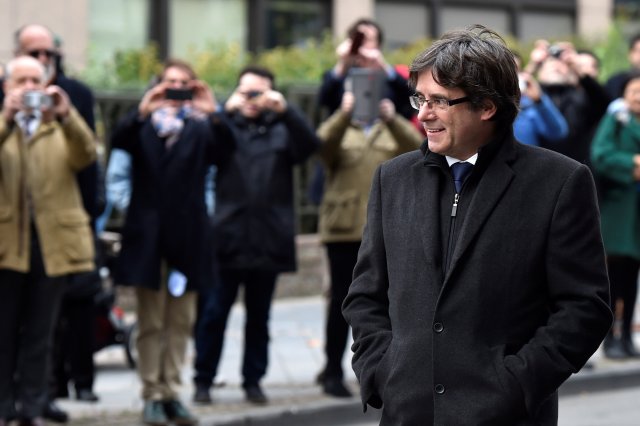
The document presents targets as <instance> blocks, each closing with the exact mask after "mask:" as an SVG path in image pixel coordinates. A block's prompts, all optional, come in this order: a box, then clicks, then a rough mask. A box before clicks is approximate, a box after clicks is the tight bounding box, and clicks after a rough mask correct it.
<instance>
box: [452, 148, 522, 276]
mask: <svg viewBox="0 0 640 426" xmlns="http://www.w3.org/2000/svg"><path fill="white" fill-rule="evenodd" d="M514 143H515V142H513V141H512V140H506V141H504V143H503V146H502V147H501V148H500V149H499V150H498V152H497V153H496V156H495V158H493V160H492V161H491V163H490V164H489V165H488V167H487V168H486V170H485V171H484V173H483V174H482V176H481V177H480V181H479V182H478V186H477V188H476V191H475V194H474V195H473V199H472V200H471V204H470V205H469V211H468V212H467V214H466V217H465V220H464V222H463V223H462V228H461V229H460V233H459V234H458V241H457V243H456V246H455V249H454V251H453V255H452V256H451V265H450V267H449V270H448V271H447V275H446V277H445V279H444V285H446V284H447V282H448V280H449V278H450V277H451V274H452V272H453V271H454V270H455V268H456V266H457V264H458V261H459V260H460V258H461V257H462V256H463V255H464V253H465V251H466V250H467V249H468V248H469V245H470V244H471V242H472V241H473V239H474V238H475V237H476V235H477V234H478V232H479V231H480V229H481V228H482V226H483V225H484V223H485V222H486V221H487V219H488V218H489V216H490V215H491V212H492V211H493V210H494V208H495V206H496V205H497V204H498V202H499V201H500V199H501V198H502V197H503V195H504V193H505V191H506V190H507V188H508V187H509V185H510V184H511V181H512V180H513V177H514V172H513V169H512V168H511V166H510V165H509V163H510V162H511V160H512V159H513V156H514V155H515V152H514V150H513V147H514Z"/></svg>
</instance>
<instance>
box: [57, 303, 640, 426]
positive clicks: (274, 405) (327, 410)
mask: <svg viewBox="0 0 640 426" xmlns="http://www.w3.org/2000/svg"><path fill="white" fill-rule="evenodd" d="M324 303H325V301H324V299H323V298H322V297H321V296H311V297H304V298H289V299H276V301H275V302H274V305H273V309H272V315H271V323H270V330H271V344H270V353H269V357H270V359H269V369H268V372H267V375H266V376H265V378H264V379H263V381H262V385H263V388H264V390H265V393H266V394H267V396H268V397H269V400H270V401H269V403H268V404H267V405H264V406H256V405H252V404H249V403H247V402H246V401H245V400H244V393H243V391H242V388H241V386H240V384H241V381H242V378H241V375H240V369H241V359H242V358H241V357H242V346H243V345H242V342H243V327H244V320H243V318H244V314H243V307H242V306H241V305H240V304H236V305H235V306H234V308H233V309H232V313H231V316H230V318H229V322H228V327H227V333H226V339H225V347H224V350H223V356H222V361H221V365H220V368H219V371H220V375H219V377H218V378H217V381H218V382H220V383H219V384H220V386H217V387H215V388H213V389H212V396H213V399H214V403H213V404H212V405H206V406H198V405H193V404H192V402H191V399H192V396H193V386H192V381H191V378H192V376H193V370H192V364H193V362H192V361H193V355H194V354H193V346H192V345H190V347H189V349H188V354H187V362H186V365H185V368H184V369H183V374H182V379H183V388H182V392H181V396H182V400H183V402H185V403H187V404H188V406H189V407H190V408H191V409H192V410H193V412H194V413H195V414H196V415H198V417H199V418H200V425H206V426H210V425H211V426H214V425H216V426H223V425H224V426H240V425H261V426H271V425H274V426H275V425H278V426H282V425H287V426H296V425H304V426H326V425H332V426H335V425H348V424H350V423H359V422H369V421H370V422H371V424H375V422H376V420H377V419H378V418H379V415H380V413H379V411H378V410H373V409H369V410H368V411H367V413H366V414H363V413H362V406H361V403H360V399H359V397H358V395H357V390H358V388H357V384H356V379H355V375H354V374H353V371H352V370H351V367H350V357H349V355H350V352H347V354H345V357H344V371H345V373H346V381H347V384H348V386H349V387H350V388H351V389H352V390H353V392H354V397H353V398H331V397H328V396H326V395H324V394H323V393H322V391H321V389H320V387H319V386H317V385H315V383H314V381H315V376H316V374H317V373H318V372H319V371H320V370H321V369H322V367H323V364H324V353H323V345H324V341H323V336H324V331H323V327H324V325H323V321H324V307H325V305H324ZM585 332H588V330H586V331H585ZM636 338H637V343H638V345H639V346H640V334H638V333H636ZM95 360H96V364H97V375H96V382H95V385H94V391H95V392H96V393H97V394H98V395H99V396H100V401H99V402H98V403H93V404H92V403H84V402H78V401H75V400H73V399H62V400H58V403H59V405H60V406H61V407H62V408H63V409H65V410H68V411H69V413H70V416H71V421H70V422H69V424H70V425H73V426H98V425H100V426H105V425H106V426H111V425H127V426H131V425H141V424H142V422H141V420H140V413H141V411H142V400H141V398H140V383H139V380H138V378H137V375H136V373H135V371H134V370H131V369H130V368H129V367H128V366H127V363H126V358H125V354H124V349H123V347H122V346H112V347H108V348H105V349H103V350H102V351H100V352H98V353H97V354H96V356H95ZM590 365H591V367H592V368H588V369H586V368H585V369H583V370H582V371H580V372H579V373H577V374H575V375H573V376H572V377H571V378H570V379H569V380H568V381H567V382H566V383H565V384H564V385H563V386H562V388H561V389H560V395H561V397H562V396H563V395H571V394H580V393H583V392H593V391H601V390H613V389H617V388H621V387H628V386H640V359H639V360H624V361H612V360H608V359H606V358H604V357H603V355H602V350H601V349H599V350H598V351H597V352H596V353H595V354H594V356H593V357H592V359H591V360H590ZM561 406H562V402H561Z"/></svg>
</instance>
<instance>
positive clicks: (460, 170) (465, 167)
mask: <svg viewBox="0 0 640 426" xmlns="http://www.w3.org/2000/svg"><path fill="white" fill-rule="evenodd" d="M471 169H473V164H471V163H467V162H466V161H459V162H457V163H453V164H452V165H451V174H452V175H453V183H454V184H455V185H456V193H458V194H459V193H460V190H462V185H463V184H464V181H465V180H466V179H467V176H469V173H471Z"/></svg>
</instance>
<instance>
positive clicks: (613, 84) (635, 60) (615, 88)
mask: <svg viewBox="0 0 640 426" xmlns="http://www.w3.org/2000/svg"><path fill="white" fill-rule="evenodd" d="M627 59H628V60H629V65H631V68H630V69H628V70H624V71H620V72H618V73H616V74H614V75H612V76H611V77H609V79H608V80H607V84H606V85H605V87H606V89H607V93H608V94H609V97H610V98H611V99H618V98H621V97H622V96H623V95H624V86H625V85H626V83H627V81H628V80H629V73H632V72H634V71H638V70H640V33H638V34H634V35H633V37H631V39H630V40H629V52H628V53H627Z"/></svg>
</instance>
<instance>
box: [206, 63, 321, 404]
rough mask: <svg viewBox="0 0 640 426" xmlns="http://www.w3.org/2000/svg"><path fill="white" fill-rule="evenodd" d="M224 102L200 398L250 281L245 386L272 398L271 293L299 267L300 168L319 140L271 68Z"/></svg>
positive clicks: (250, 395) (250, 77) (253, 394)
mask: <svg viewBox="0 0 640 426" xmlns="http://www.w3.org/2000/svg"><path fill="white" fill-rule="evenodd" d="M224 109H225V114H226V119H227V120H226V121H227V124H228V125H229V127H230V129H231V133H232V137H230V138H229V139H227V140H220V141H219V143H218V144H217V145H222V146H221V147H220V149H217V150H216V156H215V164H216V166H217V174H216V203H215V204H216V209H215V213H214V217H213V236H214V241H215V243H214V245H215V249H216V255H217V262H218V266H219V270H220V276H219V284H218V285H217V286H216V287H215V289H214V291H213V293H212V294H211V295H210V298H209V300H208V301H206V302H205V305H204V306H205V311H204V312H203V313H202V316H201V318H199V321H198V330H197V332H196V353H197V355H196V360H195V377H194V382H195V385H196V392H195V395H194V401H196V402H199V403H209V402H211V397H210V394H209V388H210V387H211V385H212V383H213V379H214V377H215V375H216V372H217V369H218V363H219V361H220V355H221V352H222V345H223V339H224V332H225V327H226V323H227V318H228V315H229V310H230V309H231V306H232V305H233V303H234V301H235V299H236V295H237V293H238V288H239V287H240V285H243V287H244V301H245V306H246V316H247V319H246V325H245V347H244V359H243V364H242V376H243V383H242V386H243V388H244V390H245V393H246V397H247V399H248V400H249V401H251V402H254V403H265V402H266V401H267V398H266V396H265V394H264V392H263V391H262V389H261V387H260V380H261V378H262V377H263V376H264V374H265V373H266V370H267V352H268V341H269V331H268V320H269V311H270V308H271V299H272V295H273V292H274V289H275V285H276V278H277V277H278V274H279V273H280V272H287V271H294V270H295V269H296V253H295V241H294V233H295V226H294V225H295V218H294V206H293V168H294V166H295V165H296V164H301V163H303V162H304V161H305V160H307V159H308V158H309V157H310V156H311V154H313V152H314V151H315V150H316V148H317V147H318V145H319V141H318V139H317V137H316V136H315V134H314V132H313V129H312V128H311V127H310V126H309V124H307V122H306V120H305V119H304V118H303V116H302V115H301V113H300V112H298V110H297V109H295V108H294V107H292V106H291V105H289V104H288V103H287V101H286V100H285V98H284V97H283V95H282V94H281V93H280V92H277V91H276V90H274V76H273V74H272V73H271V72H270V71H268V70H266V69H263V68H259V67H248V68H245V69H244V70H242V71H241V72H240V75H239V77H238V87H237V88H236V89H235V91H234V92H233V94H232V95H231V97H230V98H229V99H228V100H227V102H226V103H225V107H224Z"/></svg>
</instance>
